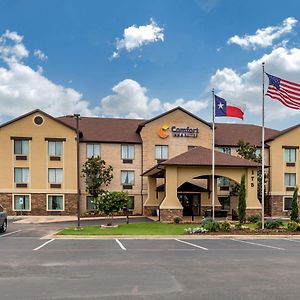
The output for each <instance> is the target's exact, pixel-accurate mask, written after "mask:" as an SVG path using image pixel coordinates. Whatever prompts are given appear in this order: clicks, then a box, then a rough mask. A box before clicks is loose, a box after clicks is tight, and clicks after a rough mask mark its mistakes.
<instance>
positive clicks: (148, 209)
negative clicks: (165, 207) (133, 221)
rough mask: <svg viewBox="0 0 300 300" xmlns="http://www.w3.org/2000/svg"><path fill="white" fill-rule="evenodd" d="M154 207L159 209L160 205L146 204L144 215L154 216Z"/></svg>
mask: <svg viewBox="0 0 300 300" xmlns="http://www.w3.org/2000/svg"><path fill="white" fill-rule="evenodd" d="M154 209H155V210H156V209H158V206H144V216H152V212H153V210H154Z"/></svg>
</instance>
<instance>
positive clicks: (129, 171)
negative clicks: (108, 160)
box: [120, 170, 135, 186]
mask: <svg viewBox="0 0 300 300" xmlns="http://www.w3.org/2000/svg"><path fill="white" fill-rule="evenodd" d="M123 172H128V173H133V183H132V184H131V183H123V182H122V173H123ZM120 182H121V185H122V186H123V185H132V186H133V185H135V172H134V170H121V173H120Z"/></svg>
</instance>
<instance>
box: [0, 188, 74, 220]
mask: <svg viewBox="0 0 300 300" xmlns="http://www.w3.org/2000/svg"><path fill="white" fill-rule="evenodd" d="M64 196H65V210H64V211H55V212H49V211H47V194H31V211H23V212H22V215H27V216H47V215H51V214H55V215H62V216H66V215H75V214H76V213H77V195H76V194H64ZM12 201H13V200H12V194H6V193H1V194H0V203H1V204H2V205H3V207H4V208H5V209H6V211H7V213H8V215H11V216H13V215H20V214H21V212H20V211H13V202H12Z"/></svg>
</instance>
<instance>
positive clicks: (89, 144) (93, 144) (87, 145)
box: [86, 143, 101, 158]
mask: <svg viewBox="0 0 300 300" xmlns="http://www.w3.org/2000/svg"><path fill="white" fill-rule="evenodd" d="M89 146H92V147H93V155H92V156H89V155H88V147H89ZM95 146H98V147H99V154H98V155H95ZM97 156H101V148H100V144H98V143H87V144H86V158H92V157H97Z"/></svg>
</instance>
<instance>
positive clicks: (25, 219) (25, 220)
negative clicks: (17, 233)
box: [8, 216, 141, 224]
mask: <svg viewBox="0 0 300 300" xmlns="http://www.w3.org/2000/svg"><path fill="white" fill-rule="evenodd" d="M140 217H141V216H130V219H133V218H140ZM122 218H126V216H116V217H114V219H122ZM8 220H11V221H12V222H13V223H15V224H42V223H58V222H72V221H73V222H74V221H77V216H8ZM80 220H81V221H85V220H105V217H90V218H80Z"/></svg>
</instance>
